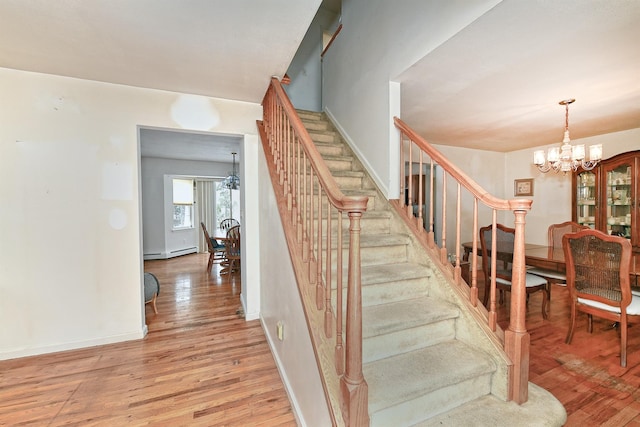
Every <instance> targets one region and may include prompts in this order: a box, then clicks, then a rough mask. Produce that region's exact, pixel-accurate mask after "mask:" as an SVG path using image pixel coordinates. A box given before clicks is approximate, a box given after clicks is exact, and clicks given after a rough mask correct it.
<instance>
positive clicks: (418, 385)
mask: <svg viewBox="0 0 640 427" xmlns="http://www.w3.org/2000/svg"><path fill="white" fill-rule="evenodd" d="M462 361H464V363H461V362H462ZM494 370H495V365H494V362H493V361H492V360H491V359H490V358H489V357H488V356H487V355H485V354H484V353H483V352H482V351H481V350H478V349H473V348H471V347H469V346H468V345H466V344H464V343H462V342H460V341H457V340H453V341H447V342H444V343H440V344H436V345H433V346H430V347H427V348H423V349H419V350H415V351H411V352H408V353H403V354H400V355H397V356H394V357H389V358H386V359H381V360H377V361H375V362H371V363H367V364H365V365H364V367H363V371H364V375H365V378H366V379H367V383H368V384H369V413H374V412H377V411H379V410H382V409H384V408H388V407H391V406H394V405H396V404H398V403H401V402H405V401H410V400H412V399H416V398H418V397H420V396H423V395H426V394H429V393H431V392H433V391H436V390H439V389H441V388H444V387H447V386H449V385H454V384H458V383H461V382H463V381H465V380H468V379H470V378H474V377H479V376H482V375H488V374H491V373H492V372H493V371H494Z"/></svg>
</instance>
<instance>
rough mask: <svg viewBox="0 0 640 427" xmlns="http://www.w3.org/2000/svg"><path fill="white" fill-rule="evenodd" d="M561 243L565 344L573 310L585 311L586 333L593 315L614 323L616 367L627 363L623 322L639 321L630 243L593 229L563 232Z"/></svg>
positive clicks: (639, 305) (639, 299)
mask: <svg viewBox="0 0 640 427" xmlns="http://www.w3.org/2000/svg"><path fill="white" fill-rule="evenodd" d="M562 242H563V249H564V254H565V261H566V264H567V287H568V288H569V295H570V304H571V323H570V326H569V332H568V334H567V339H566V343H567V344H571V339H572V338H573V331H574V329H575V326H576V313H577V311H582V312H584V313H587V315H588V331H589V333H592V332H593V316H594V315H595V316H598V317H602V318H604V319H608V320H612V321H614V322H618V323H619V327H620V366H622V367H625V366H627V325H628V323H629V322H640V297H638V296H635V295H633V294H632V293H631V286H630V282H629V268H630V262H631V243H630V242H629V240H627V239H625V238H624V237H618V236H609V235H608V234H605V233H602V232H601V231H597V230H582V231H579V232H578V233H571V234H566V235H565V236H564V237H563V238H562Z"/></svg>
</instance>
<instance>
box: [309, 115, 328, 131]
mask: <svg viewBox="0 0 640 427" xmlns="http://www.w3.org/2000/svg"><path fill="white" fill-rule="evenodd" d="M302 123H303V124H304V127H305V128H307V130H308V131H314V130H315V131H324V130H328V129H331V127H330V125H329V123H328V122H325V121H318V120H317V119H316V120H309V119H304V118H302Z"/></svg>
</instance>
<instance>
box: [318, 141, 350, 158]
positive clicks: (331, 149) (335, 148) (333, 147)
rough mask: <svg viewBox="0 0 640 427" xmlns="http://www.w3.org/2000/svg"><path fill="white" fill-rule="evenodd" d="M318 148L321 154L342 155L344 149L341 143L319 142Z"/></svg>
mask: <svg viewBox="0 0 640 427" xmlns="http://www.w3.org/2000/svg"><path fill="white" fill-rule="evenodd" d="M316 148H317V149H318V152H319V153H320V155H321V156H342V155H344V154H343V153H344V150H343V148H342V145H339V144H317V145H316Z"/></svg>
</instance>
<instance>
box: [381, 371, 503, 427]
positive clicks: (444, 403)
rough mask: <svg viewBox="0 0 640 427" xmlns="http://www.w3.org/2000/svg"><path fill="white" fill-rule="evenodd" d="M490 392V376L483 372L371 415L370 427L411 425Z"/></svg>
mask: <svg viewBox="0 0 640 427" xmlns="http://www.w3.org/2000/svg"><path fill="white" fill-rule="evenodd" d="M490 392H491V376H490V375H488V374H485V375H480V376H478V377H474V378H471V379H468V380H466V381H463V382H461V383H458V384H454V385H451V386H447V387H443V388H441V389H437V390H435V391H433V392H431V393H427V394H425V395H423V396H420V397H418V398H416V399H413V400H409V401H405V402H402V403H400V404H399V405H395V406H391V407H388V408H384V409H383V410H380V411H378V412H375V413H373V414H370V417H371V421H370V426H371V427H378V426H379V427H387V426H402V425H404V426H410V425H414V424H416V423H418V422H420V421H423V420H424V419H425V414H428V415H429V416H430V417H432V416H435V415H437V414H441V413H443V412H446V411H449V410H451V409H453V408H455V407H457V406H460V405H462V404H464V403H467V402H470V401H471V400H473V399H476V398H478V397H480V396H483V395H485V394H488V393H490Z"/></svg>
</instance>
